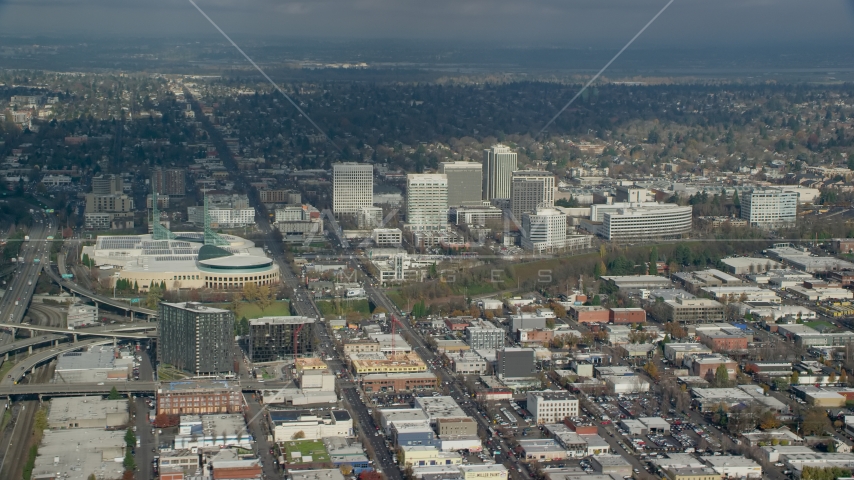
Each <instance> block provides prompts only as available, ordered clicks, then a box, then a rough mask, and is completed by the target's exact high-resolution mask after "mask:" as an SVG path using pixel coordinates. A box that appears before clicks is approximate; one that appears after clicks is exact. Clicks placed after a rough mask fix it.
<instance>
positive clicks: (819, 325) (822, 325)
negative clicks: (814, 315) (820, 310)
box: [804, 320, 836, 332]
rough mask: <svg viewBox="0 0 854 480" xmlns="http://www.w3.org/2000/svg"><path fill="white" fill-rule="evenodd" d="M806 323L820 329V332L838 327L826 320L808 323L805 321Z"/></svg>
mask: <svg viewBox="0 0 854 480" xmlns="http://www.w3.org/2000/svg"><path fill="white" fill-rule="evenodd" d="M804 325H806V326H808V327H810V328H814V329H816V330H818V331H819V332H824V331H827V330H833V329H835V328H836V327H835V326H834V325H833V324H831V323H829V322H825V321H824V320H816V321H814V322H806V323H804Z"/></svg>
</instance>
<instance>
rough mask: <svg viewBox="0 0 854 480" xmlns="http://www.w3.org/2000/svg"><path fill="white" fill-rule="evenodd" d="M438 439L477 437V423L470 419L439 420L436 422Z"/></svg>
mask: <svg viewBox="0 0 854 480" xmlns="http://www.w3.org/2000/svg"><path fill="white" fill-rule="evenodd" d="M436 429H437V431H438V432H439V437H441V438H444V437H446V436H471V435H477V422H476V421H475V420H474V419H473V418H471V417H463V418H439V419H438V420H436Z"/></svg>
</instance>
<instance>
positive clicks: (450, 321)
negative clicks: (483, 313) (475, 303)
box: [445, 317, 472, 332]
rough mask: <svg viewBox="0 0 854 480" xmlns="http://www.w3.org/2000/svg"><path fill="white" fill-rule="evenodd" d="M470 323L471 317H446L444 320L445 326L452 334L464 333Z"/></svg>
mask: <svg viewBox="0 0 854 480" xmlns="http://www.w3.org/2000/svg"><path fill="white" fill-rule="evenodd" d="M471 322H472V317H448V318H446V319H445V326H447V327H448V330H450V331H452V332H464V331H465V330H466V327H468V326H469V325H471Z"/></svg>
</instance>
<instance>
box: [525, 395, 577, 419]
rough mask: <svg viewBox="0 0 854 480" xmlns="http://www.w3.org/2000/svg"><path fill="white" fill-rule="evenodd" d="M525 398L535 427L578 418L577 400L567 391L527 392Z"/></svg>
mask: <svg viewBox="0 0 854 480" xmlns="http://www.w3.org/2000/svg"><path fill="white" fill-rule="evenodd" d="M527 398H528V411H529V412H531V416H532V417H533V418H534V422H535V423H536V424H537V425H544V424H547V423H556V422H560V421H562V420H563V419H564V418H567V417H577V416H578V404H579V402H578V398H577V397H575V395H572V394H571V393H569V392H567V391H556V392H553V391H550V390H545V391H534V392H530V391H529V392H528V394H527Z"/></svg>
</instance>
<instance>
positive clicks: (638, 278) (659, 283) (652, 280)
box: [602, 275, 673, 291]
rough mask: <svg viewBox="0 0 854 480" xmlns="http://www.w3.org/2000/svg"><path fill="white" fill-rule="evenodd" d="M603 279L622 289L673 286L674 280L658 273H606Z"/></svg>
mask: <svg viewBox="0 0 854 480" xmlns="http://www.w3.org/2000/svg"><path fill="white" fill-rule="evenodd" d="M602 280H604V281H606V282H608V283H609V284H611V286H612V287H614V288H616V289H618V290H620V291H637V290H641V289H645V290H656V289H664V288H672V287H673V282H671V281H670V280H669V279H668V278H665V277H659V276H657V275H624V276H613V275H605V276H603V277H602Z"/></svg>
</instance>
